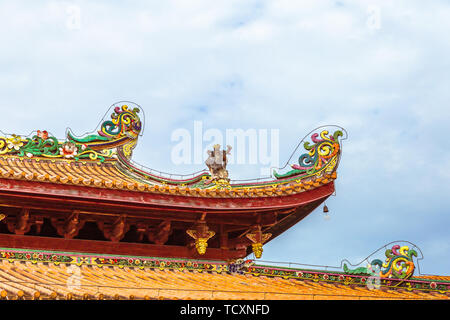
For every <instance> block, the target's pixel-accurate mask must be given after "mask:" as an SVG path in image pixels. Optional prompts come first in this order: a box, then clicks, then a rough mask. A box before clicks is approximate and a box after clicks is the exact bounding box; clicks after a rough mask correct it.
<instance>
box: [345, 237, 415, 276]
mask: <svg viewBox="0 0 450 320" xmlns="http://www.w3.org/2000/svg"><path fill="white" fill-rule="evenodd" d="M385 256H386V260H385V261H384V262H382V261H381V260H379V259H375V260H372V262H371V263H370V264H369V265H368V266H367V267H360V268H357V269H354V270H350V269H349V268H348V267H347V265H346V264H344V272H345V273H348V274H372V275H373V274H374V272H376V271H375V270H380V271H379V272H378V274H376V275H378V276H379V277H380V278H382V279H383V278H395V279H403V280H406V279H408V278H410V277H411V276H412V275H413V274H414V270H415V264H414V260H413V257H416V258H417V252H416V251H415V250H412V249H410V248H409V247H408V246H400V245H394V246H393V247H392V248H391V249H388V250H386V252H385Z"/></svg>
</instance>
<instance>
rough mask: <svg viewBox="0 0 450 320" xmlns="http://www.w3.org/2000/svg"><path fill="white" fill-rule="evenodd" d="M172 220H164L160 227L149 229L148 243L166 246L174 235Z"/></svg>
mask: <svg viewBox="0 0 450 320" xmlns="http://www.w3.org/2000/svg"><path fill="white" fill-rule="evenodd" d="M171 226H172V224H171V222H170V220H164V221H163V222H161V223H160V224H159V225H158V226H156V227H152V228H149V229H148V231H147V238H148V241H150V242H153V243H155V244H165V243H166V242H167V240H169V236H170V235H171V234H172V228H171Z"/></svg>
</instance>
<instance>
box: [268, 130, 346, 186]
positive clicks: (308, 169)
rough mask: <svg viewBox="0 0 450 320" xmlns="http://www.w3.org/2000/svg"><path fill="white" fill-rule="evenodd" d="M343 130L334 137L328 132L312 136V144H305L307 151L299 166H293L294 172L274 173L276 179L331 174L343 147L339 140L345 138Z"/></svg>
mask: <svg viewBox="0 0 450 320" xmlns="http://www.w3.org/2000/svg"><path fill="white" fill-rule="evenodd" d="M343 136H344V134H343V132H342V130H336V131H335V132H334V133H333V134H332V135H331V134H330V133H329V131H328V130H322V131H321V132H320V134H319V133H314V134H312V135H311V140H312V142H313V143H312V144H311V143H310V142H308V141H306V142H304V144H303V147H304V148H305V150H306V151H307V152H306V153H303V154H301V155H300V157H299V158H298V164H293V165H291V168H292V170H290V171H288V172H287V173H284V174H280V173H278V172H276V171H275V170H274V171H273V174H274V176H275V178H277V179H285V178H290V177H294V176H295V177H299V178H306V177H310V176H313V175H316V174H319V173H321V172H323V171H324V172H326V173H329V172H331V171H333V170H334V168H335V167H336V164H337V161H338V159H339V154H340V150H341V146H340V143H339V138H341V137H343Z"/></svg>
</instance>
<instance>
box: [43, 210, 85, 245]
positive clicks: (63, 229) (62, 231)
mask: <svg viewBox="0 0 450 320" xmlns="http://www.w3.org/2000/svg"><path fill="white" fill-rule="evenodd" d="M51 222H52V225H53V227H55V229H56V232H58V234H59V235H60V236H63V237H64V238H65V239H73V238H74V237H76V236H77V235H78V232H79V231H80V230H81V229H82V228H83V226H84V224H85V221H83V220H81V219H80V214H79V212H77V211H74V212H73V213H72V214H71V215H70V216H69V217H67V219H65V220H63V221H61V220H58V219H57V218H52V219H51Z"/></svg>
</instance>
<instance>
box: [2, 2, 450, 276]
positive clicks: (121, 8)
mask: <svg viewBox="0 0 450 320" xmlns="http://www.w3.org/2000/svg"><path fill="white" fill-rule="evenodd" d="M78 12H79V19H78V15H77V14H78ZM378 14H379V15H378ZM0 21H1V22H0V24H1V28H0V35H1V39H2V50H0V66H1V68H0V94H1V97H2V99H1V101H0V111H1V113H2V117H1V118H0V129H1V130H2V131H4V132H9V133H18V134H28V133H30V132H31V131H33V130H37V129H41V130H43V129H47V130H49V131H50V132H51V133H53V134H54V135H55V136H57V137H61V138H63V137H64V134H65V131H66V128H67V127H70V128H71V129H72V130H73V132H75V133H76V134H82V133H84V132H88V131H89V132H90V131H92V130H93V129H94V128H95V127H96V125H97V124H98V122H99V120H100V119H101V117H102V116H103V115H104V113H105V112H106V110H107V109H108V107H109V106H110V105H111V104H112V103H114V102H116V101H120V100H131V101H135V102H136V103H138V104H139V105H141V106H142V107H143V109H144V111H145V120H146V126H145V134H144V136H143V137H142V138H141V139H140V142H139V144H138V147H137V149H136V150H135V154H134V160H135V161H137V162H139V163H142V164H145V165H147V166H149V167H152V168H155V169H158V170H162V171H170V172H174V173H190V172H193V171H197V170H200V169H202V168H203V166H202V165H190V166H188V165H178V166H177V165H175V164H174V163H172V161H171V158H170V154H171V150H172V148H173V147H174V142H173V141H171V134H172V132H173V131H174V130H176V129H178V128H186V129H188V130H192V128H193V125H194V121H196V120H198V121H202V123H203V125H204V127H205V129H207V128H215V129H218V130H221V131H223V132H225V130H226V129H229V128H231V129H234V128H242V129H248V128H254V129H268V130H270V129H279V133H280V162H281V164H284V161H286V160H287V159H288V158H289V156H290V155H291V152H292V151H293V149H294V148H295V147H296V145H297V144H298V142H299V140H300V139H301V138H302V137H303V136H304V135H305V134H306V133H308V132H309V131H310V130H312V129H314V128H315V127H318V126H321V125H325V124H337V125H340V126H342V127H344V128H346V130H347V132H348V135H349V137H348V139H347V140H346V141H344V153H343V156H342V161H341V165H340V168H339V170H338V180H337V181H336V190H337V192H336V196H335V197H331V198H330V199H329V200H328V201H327V205H328V207H329V208H330V215H331V219H330V220H329V221H326V220H324V219H323V213H322V212H321V210H319V209H318V210H316V211H314V212H313V213H312V214H311V215H310V216H308V217H307V218H306V219H304V220H303V221H302V222H300V223H299V224H297V225H296V226H294V227H293V228H291V229H290V230H288V231H287V232H285V233H284V234H283V235H281V236H280V237H278V238H277V239H276V240H274V241H272V242H270V243H269V244H268V245H267V246H265V250H264V254H263V259H264V260H273V261H294V262H301V263H310V264H320V265H331V266H336V265H339V264H340V262H341V260H342V259H344V258H346V259H348V260H350V261H351V262H353V263H356V262H358V261H359V260H361V259H362V258H364V257H366V256H367V255H368V254H370V253H371V252H373V251H374V250H376V249H378V248H379V247H381V246H383V245H384V244H386V243H388V242H391V241H394V240H408V241H411V242H413V243H415V244H416V245H418V246H419V247H420V248H421V250H422V252H423V254H424V259H423V261H422V262H421V265H420V266H421V271H422V272H423V273H429V274H446V275H448V274H450V259H448V255H449V253H450V234H449V225H450V215H449V210H450V209H449V208H450V203H449V202H450V201H449V191H450V187H449V182H450V181H449V180H450V170H449V168H450V149H449V147H448V146H449V143H448V137H447V135H448V130H447V128H448V122H449V120H450V111H449V107H448V102H449V100H450V99H449V98H450V90H448V88H449V87H450V76H449V74H448V70H449V67H450V42H449V41H448V34H447V33H448V30H450V4H449V3H448V2H447V1H437V0H436V1H418V0H417V1H413V0H408V1H406V0H405V1H395V2H393V1H242V0H241V1H214V2H212V1H200V0H199V1H164V2H163V1H134V2H132V3H131V2H130V3H128V4H127V5H125V4H123V3H122V2H112V1H97V2H93V1H89V2H88V1H41V2H25V1H14V2H11V1H0ZM229 171H230V175H231V176H232V178H253V177H257V176H259V174H260V166H258V165H232V166H230V167H229Z"/></svg>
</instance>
